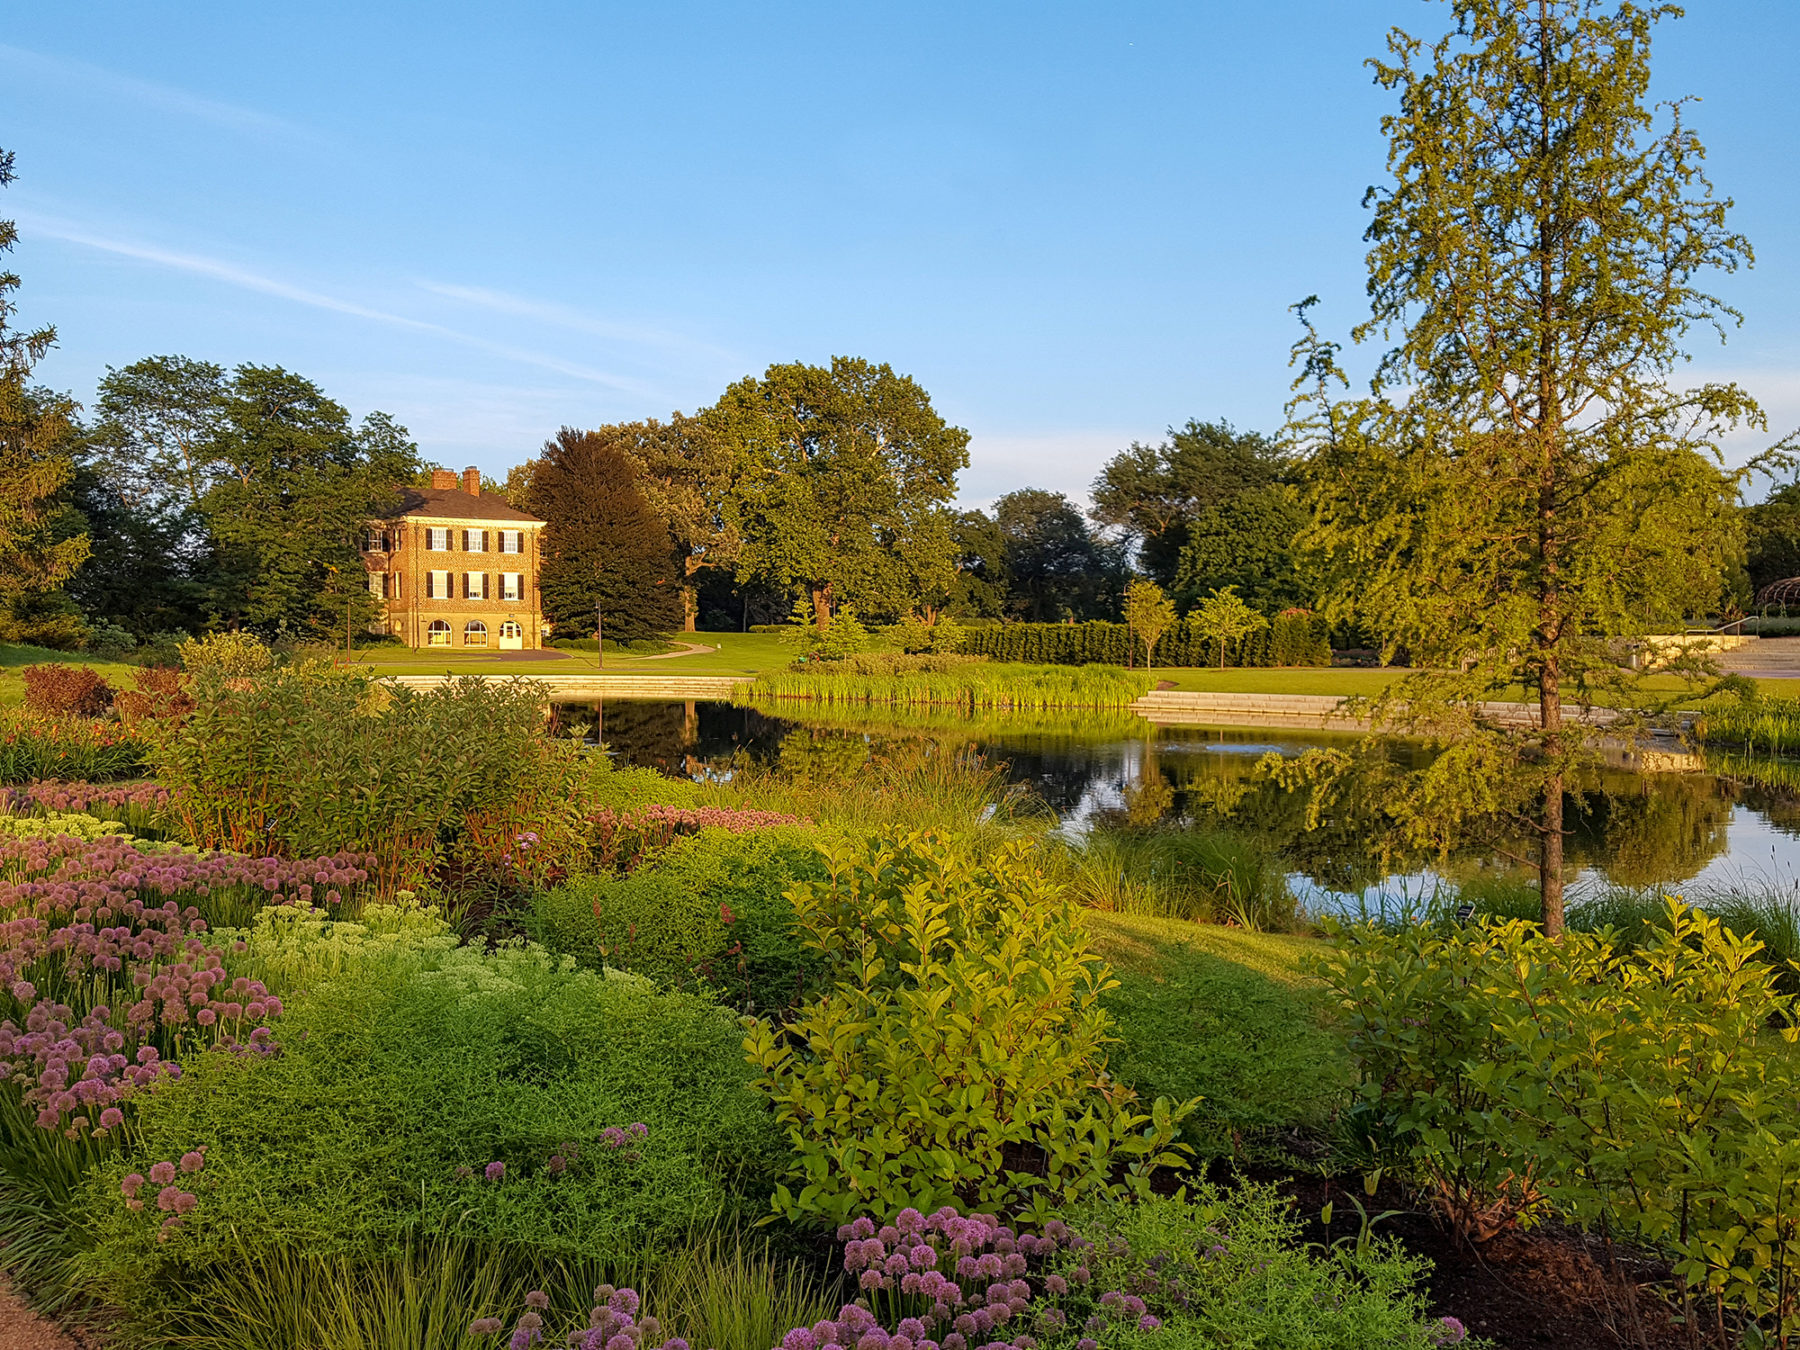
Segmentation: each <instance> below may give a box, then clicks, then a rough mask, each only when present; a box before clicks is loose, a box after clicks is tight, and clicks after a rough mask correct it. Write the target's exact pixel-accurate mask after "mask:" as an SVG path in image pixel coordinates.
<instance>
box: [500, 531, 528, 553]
mask: <svg viewBox="0 0 1800 1350" xmlns="http://www.w3.org/2000/svg"><path fill="white" fill-rule="evenodd" d="M500 551H501V552H502V553H523V552H524V551H525V531H523V530H501V531H500Z"/></svg>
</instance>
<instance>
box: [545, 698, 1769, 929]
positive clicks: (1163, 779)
mask: <svg viewBox="0 0 1800 1350" xmlns="http://www.w3.org/2000/svg"><path fill="white" fill-rule="evenodd" d="M802 709H804V711H801V710H802ZM558 711H559V717H560V718H561V720H562V722H563V724H564V725H565V727H566V728H567V729H568V730H569V731H570V732H571V733H572V734H578V735H582V736H584V737H585V738H587V739H590V740H600V741H604V743H605V744H606V746H607V747H608V749H609V750H610V751H611V752H612V754H613V755H614V756H615V757H616V758H617V759H618V760H619V761H621V762H623V763H629V764H635V765H640V766H643V767H647V768H656V769H659V770H661V771H662V772H664V773H668V774H672V775H676V776H682V777H691V778H696V779H706V778H715V779H716V778H720V777H725V776H729V775H731V774H732V773H734V772H735V771H736V770H737V769H739V768H741V767H743V766H744V765H746V764H774V763H786V764H789V765H793V764H795V763H803V762H805V761H806V760H808V759H812V760H814V761H821V760H822V761H823V762H827V763H830V764H831V765H833V766H843V767H842V769H841V771H844V772H854V764H853V763H852V761H854V760H856V759H857V757H858V756H860V755H863V754H866V753H872V752H875V751H878V750H879V748H880V747H881V745H882V744H883V743H885V742H890V741H894V740H900V739H918V738H920V737H927V738H930V739H932V740H935V741H937V742H939V743H942V744H945V745H950V746H955V747H958V748H963V747H969V748H973V749H974V750H976V751H977V752H979V753H980V754H982V755H984V756H986V757H987V758H988V760H989V761H990V762H991V763H995V764H1001V765H1004V766H1005V772H1006V774H1007V776H1008V777H1009V778H1010V779H1011V780H1012V781H1013V782H1015V783H1018V784H1021V785H1025V786H1028V787H1029V788H1030V790H1031V792H1032V793H1033V795H1034V796H1036V797H1037V798H1038V799H1040V800H1041V801H1042V802H1043V803H1044V804H1045V805H1047V806H1048V807H1049V808H1050V809H1051V810H1053V811H1054V812H1055V813H1056V814H1057V816H1058V817H1059V819H1060V821H1061V824H1060V826H1059V828H1060V829H1062V830H1063V831H1064V832H1065V833H1068V834H1071V835H1079V834H1080V833H1082V832H1084V831H1085V830H1087V829H1090V828H1092V827H1093V826H1094V825H1095V824H1097V823H1100V822H1103V821H1131V822H1133V823H1145V822H1146V821H1151V820H1157V819H1169V820H1180V819H1195V820H1224V821H1228V822H1230V823H1231V824H1233V825H1234V826H1237V827H1239V828H1243V829H1247V830H1250V831H1252V832H1254V833H1257V834H1259V835H1261V836H1262V837H1264V838H1266V839H1267V840H1269V841H1270V842H1271V843H1272V844H1274V845H1275V846H1276V847H1277V848H1279V849H1280V851H1281V853H1282V855H1283V856H1284V857H1285V858H1286V859H1287V860H1288V865H1289V867H1290V868H1291V875H1290V881H1291V883H1292V885H1293V888H1294V890H1295V893H1296V894H1297V895H1298V896H1299V897H1300V899H1301V900H1302V902H1303V903H1304V904H1305V905H1306V906H1307V907H1308V908H1310V909H1312V910H1314V911H1315V912H1323V911H1328V910H1356V909H1359V908H1370V909H1375V908H1384V909H1388V910H1390V911H1392V910H1395V909H1404V908H1410V907H1413V906H1415V905H1418V904H1421V903H1423V902H1424V901H1425V900H1426V899H1427V898H1428V897H1429V896H1430V895H1431V894H1432V893H1433V892H1434V891H1437V890H1439V889H1440V888H1441V887H1443V886H1444V885H1445V884H1446V883H1448V884H1450V885H1463V884H1467V883H1468V882H1470V881H1472V880H1477V879H1483V878H1492V877H1505V876H1507V875H1510V874H1517V873H1518V872H1519V871H1520V868H1519V865H1518V863H1517V862H1516V861H1513V860H1511V859H1509V858H1507V857H1506V856H1504V852H1503V851H1502V850H1504V847H1505V846H1504V845H1501V846H1500V847H1499V849H1496V848H1494V847H1485V848H1474V847H1471V848H1469V849H1465V850H1460V851H1455V852H1453V853H1452V854H1451V856H1449V857H1448V858H1438V857H1436V856H1435V855H1431V856H1426V855H1422V854H1421V855H1413V856H1404V855H1398V856H1397V855H1395V854H1393V853H1389V854H1386V855H1383V854H1381V853H1379V852H1378V851H1376V850H1375V849H1374V848H1373V847H1372V846H1371V843H1370V840H1371V837H1372V834H1373V831H1372V830H1371V829H1370V828H1369V826H1368V822H1366V821H1357V820H1355V819H1329V820H1327V821H1326V822H1325V823H1324V825H1323V826H1322V828H1318V829H1308V828H1307V826H1306V802H1305V801H1304V799H1303V798H1302V797H1300V796H1299V795H1298V794H1295V793H1291V792H1286V791H1284V790H1283V789H1281V788H1280V787H1278V786H1277V785H1275V784H1273V783H1271V782H1269V781H1267V779H1266V778H1265V777H1263V776H1262V775H1260V774H1258V772H1257V764H1258V761H1260V760H1261V759H1262V758H1263V757H1264V756H1265V755H1267V754H1270V753H1275V754H1280V755H1283V756H1294V755H1299V754H1301V753H1303V752H1304V751H1305V750H1307V749H1308V748H1311V747H1314V746H1324V745H1347V744H1349V743H1351V742H1352V741H1353V740H1354V738H1353V737H1351V736H1345V735H1337V736H1333V735H1328V734H1320V733H1314V732H1301V731H1282V730H1271V729H1267V728H1258V729H1255V730H1231V729H1211V728H1200V727H1153V726H1151V725H1150V724H1149V723H1147V722H1145V721H1143V720H1142V719H1140V718H1137V717H1135V716H1132V715H1130V714H1128V713H1079V712H1070V713H1039V714H1026V715H985V716H980V717H976V718H968V717H964V716H960V715H957V714H954V713H941V714H940V713H936V712H933V713H931V714H928V715H924V716H916V717H905V716H883V717H881V718H880V719H878V720H877V719H872V718H869V717H867V716H866V715H858V716H845V715H843V714H835V715H830V716H820V715H817V714H816V710H815V708H814V707H813V706H812V705H796V711H795V713H794V714H792V715H784V716H780V717H775V716H769V715H767V714H764V713H761V712H758V711H756V710H754V709H749V708H739V707H733V706H732V705H730V704H725V703H704V702H700V703H685V704H684V703H652V702H611V703H607V704H606V705H604V706H603V707H601V706H596V705H593V704H587V705H563V706H561V707H559V710H558ZM1401 753H1403V754H1404V753H1405V752H1401ZM1652 762H1653V763H1654V764H1655V766H1656V770H1657V771H1654V772H1643V771H1640V770H1639V769H1637V768H1632V767H1624V766H1620V767H1614V768H1609V769H1607V770H1604V771H1603V772H1602V773H1601V774H1600V775H1599V778H1598V779H1597V781H1596V782H1595V783H1594V784H1592V785H1591V788H1592V790H1591V791H1589V792H1588V793H1586V794H1585V795H1584V796H1583V797H1582V799H1581V800H1580V802H1579V803H1578V804H1573V803H1572V805H1573V806H1576V807H1577V809H1572V811H1571V814H1570V821H1571V830H1572V833H1571V835H1570V838H1569V841H1568V846H1567V853H1568V857H1569V861H1570V865H1571V868H1572V871H1573V876H1572V878H1571V893H1572V895H1575V896H1579V895H1580V894H1582V893H1584V892H1585V893H1591V892H1593V891H1595V890H1598V889H1601V888H1604V887H1606V886H1609V885H1619V886H1629V887H1633V888H1644V887H1660V888H1666V889H1668V890H1671V891H1679V892H1681V893H1682V894H1685V895H1686V896H1688V897H1689V898H1690V899H1694V900H1702V899H1704V898H1706V897H1708V896H1715V895H1719V894H1722V893H1726V892H1733V891H1738V892H1742V891H1751V892H1756V893H1759V894H1765V895H1766V894H1770V893H1780V894H1786V895H1789V896H1793V897H1795V898H1796V899H1800V762H1797V761H1794V760H1770V759H1758V760H1749V759H1746V758H1744V757H1742V756H1733V755H1725V754H1717V753H1715V754H1710V755H1705V756H1702V755H1698V754H1693V755H1690V754H1672V755H1660V756H1654V757H1652Z"/></svg>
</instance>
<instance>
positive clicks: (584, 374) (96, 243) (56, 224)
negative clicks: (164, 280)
mask: <svg viewBox="0 0 1800 1350" xmlns="http://www.w3.org/2000/svg"><path fill="white" fill-rule="evenodd" d="M18 220H19V224H20V226H21V228H22V229H24V230H26V231H29V232H31V233H36V234H40V235H43V236H45V237H47V238H51V239H60V240H62V241H64V242H65V243H70V244H77V245H80V246H81V247H84V248H91V249H96V250H98V251H100V252H102V253H110V254H113V255H114V256H116V257H121V258H131V259H134V260H136V261H138V262H144V263H149V264H151V265H153V266H157V267H164V268H168V269H170V270H173V271H178V272H187V273H189V274H191V275H194V276H203V277H208V278H210V279H211V280H214V281H220V282H224V283H225V284H226V285H230V286H237V287H240V288H241V289H243V290H247V291H255V292H258V293H259V294H262V295H272V296H275V297H277V298H279V299H282V300H288V301H291V302H292V303H294V304H297V305H308V306H311V307H312V308H314V309H323V310H329V311H331V312H332V313H334V314H348V315H351V316H353V317H355V318H359V319H367V320H369V321H370V322H372V323H380V324H386V325H388V326H390V327H394V328H403V329H407V330H409V331H411V332H415V333H425V334H429V335H431V336H433V337H438V338H442V339H444V340H446V341H449V342H456V343H460V344H462V345H464V346H467V347H474V348H477V349H479V350H481V351H485V352H488V353H490V354H492V355H494V356H500V357H504V358H505V359H507V360H509V361H517V362H519V363H520V364H522V365H528V366H536V367H538V368H539V369H541V370H552V371H555V372H556V373H557V374H559V375H567V376H569V377H571V378H573V379H577V380H585V381H587V382H589V383H592V384H599V385H605V386H607V387H608V388H612V389H618V390H622V391H626V392H629V393H634V394H646V393H648V392H650V391H649V389H648V388H647V386H646V385H644V383H643V382H642V381H639V380H633V379H629V378H626V377H624V376H619V375H613V374H611V373H609V372H607V371H603V370H596V369H594V368H593V367H591V366H585V365H581V364H579V363H578V362H574V361H565V360H563V359H562V358H561V357H558V356H550V355H547V354H545V353H543V352H535V351H529V350H526V349H524V348H520V347H514V346H510V345H508V344H506V343H500V342H494V341H492V340H490V339H488V338H484V337H478V336H476V335H475V334H473V333H465V332H462V331H460V330H459V329H455V328H450V327H446V326H445V325H443V324H439V323H432V322H429V321H428V320H425V319H415V318H412V317H410V316H408V315H405V314H396V313H394V312H392V311H391V310H385V309H377V308H374V307H373V306H370V305H365V304H361V303H359V302H357V301H354V300H345V299H343V298H341V297H339V296H335V295H331V294H329V293H327V292H324V291H318V290H314V289H312V288H310V287H306V286H298V285H295V284H293V283H292V282H288V281H283V280H281V279H280V278H278V277H272V276H266V275H264V274H262V273H260V272H254V271H251V270H250V269H249V268H246V267H242V266H239V265H238V264H236V263H231V262H225V261H223V260H221V259H218V258H208V257H205V256H203V255H200V254H196V253H185V252H178V251H176V250H174V249H167V248H161V247H158V246H157V245H154V244H145V243H140V242H138V241H135V240H130V239H121V238H116V237H113V236H110V235H106V234H102V233H99V232H96V231H93V230H90V229H87V228H85V227H83V226H79V225H73V224H70V223H68V222H66V221H61V220H57V219H54V218H52V217H45V216H37V215H32V214H27V213H20V214H19V216H18Z"/></svg>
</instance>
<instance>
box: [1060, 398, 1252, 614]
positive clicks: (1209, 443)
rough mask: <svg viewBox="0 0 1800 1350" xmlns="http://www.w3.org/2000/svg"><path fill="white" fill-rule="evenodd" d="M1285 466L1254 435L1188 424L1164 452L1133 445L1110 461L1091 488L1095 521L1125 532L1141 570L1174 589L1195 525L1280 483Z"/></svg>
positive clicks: (1172, 435) (1172, 434) (1224, 426)
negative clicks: (1244, 496)
mask: <svg viewBox="0 0 1800 1350" xmlns="http://www.w3.org/2000/svg"><path fill="white" fill-rule="evenodd" d="M1284 464H1285V461H1284V458H1283V455H1282V452H1281V450H1280V447H1279V446H1277V445H1276V443H1275V442H1274V441H1272V440H1270V439H1269V438H1268V437H1266V436H1263V435H1261V434H1260V433H1258V432H1254V431H1239V430H1237V429H1236V428H1235V427H1233V426H1232V425H1231V423H1230V422H1226V421H1218V422H1202V421H1199V420H1197V419H1189V421H1188V423H1187V425H1186V426H1184V427H1182V428H1180V429H1179V430H1177V429H1176V428H1174V427H1170V428H1169V436H1168V439H1167V440H1165V441H1164V442H1163V443H1162V444H1160V445H1142V444H1139V443H1138V442H1135V441H1134V442H1132V444H1131V446H1130V447H1129V448H1128V449H1125V450H1121V451H1120V452H1119V453H1118V454H1117V455H1115V456H1113V458H1112V459H1111V460H1109V461H1107V464H1106V467H1105V468H1103V469H1102V470H1101V471H1100V476H1099V477H1098V478H1096V479H1095V480H1094V486H1093V489H1092V492H1093V499H1094V518H1095V519H1096V520H1098V521H1100V522H1101V523H1102V524H1105V525H1111V526H1114V527H1116V528H1118V529H1120V530H1121V531H1123V532H1124V536H1125V538H1127V539H1128V540H1129V541H1131V542H1132V543H1134V544H1135V545H1136V546H1137V550H1138V565H1139V566H1140V567H1141V568H1142V569H1143V570H1144V572H1145V573H1146V574H1147V575H1148V576H1149V577H1150V578H1151V579H1152V580H1154V581H1155V582H1156V583H1157V584H1158V585H1160V586H1163V587H1165V588H1167V587H1171V586H1173V585H1174V584H1175V581H1176V574H1177V572H1178V571H1179V569H1180V560H1181V551H1182V549H1183V548H1185V547H1186V546H1187V543H1188V540H1189V538H1190V537H1191V530H1192V527H1193V525H1194V522H1195V521H1196V519H1198V518H1199V517H1200V516H1202V515H1203V514H1204V513H1206V512H1208V511H1213V510H1217V509H1219V508H1223V507H1226V506H1228V505H1229V504H1230V503H1231V502H1232V501H1234V500H1235V499H1236V498H1237V497H1238V496H1240V495H1241V494H1243V493H1247V492H1254V491H1258V490H1261V489H1265V488H1268V487H1269V486H1271V485H1272V484H1274V483H1276V482H1278V481H1279V480H1280V478H1281V476H1282V473H1283V470H1284ZM1214 523H1215V525H1217V523H1218V522H1217V521H1215V522H1214Z"/></svg>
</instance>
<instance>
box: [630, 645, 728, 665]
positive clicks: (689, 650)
mask: <svg viewBox="0 0 1800 1350" xmlns="http://www.w3.org/2000/svg"><path fill="white" fill-rule="evenodd" d="M718 650H719V649H718V648H717V647H708V646H707V645H706V644H705V643H703V642H683V643H682V644H681V650H680V651H678V652H658V653H657V654H656V655H655V656H645V657H641V658H639V659H640V660H644V661H667V660H668V659H669V658H670V657H671V656H700V655H703V654H704V653H706V652H716V651H718Z"/></svg>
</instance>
